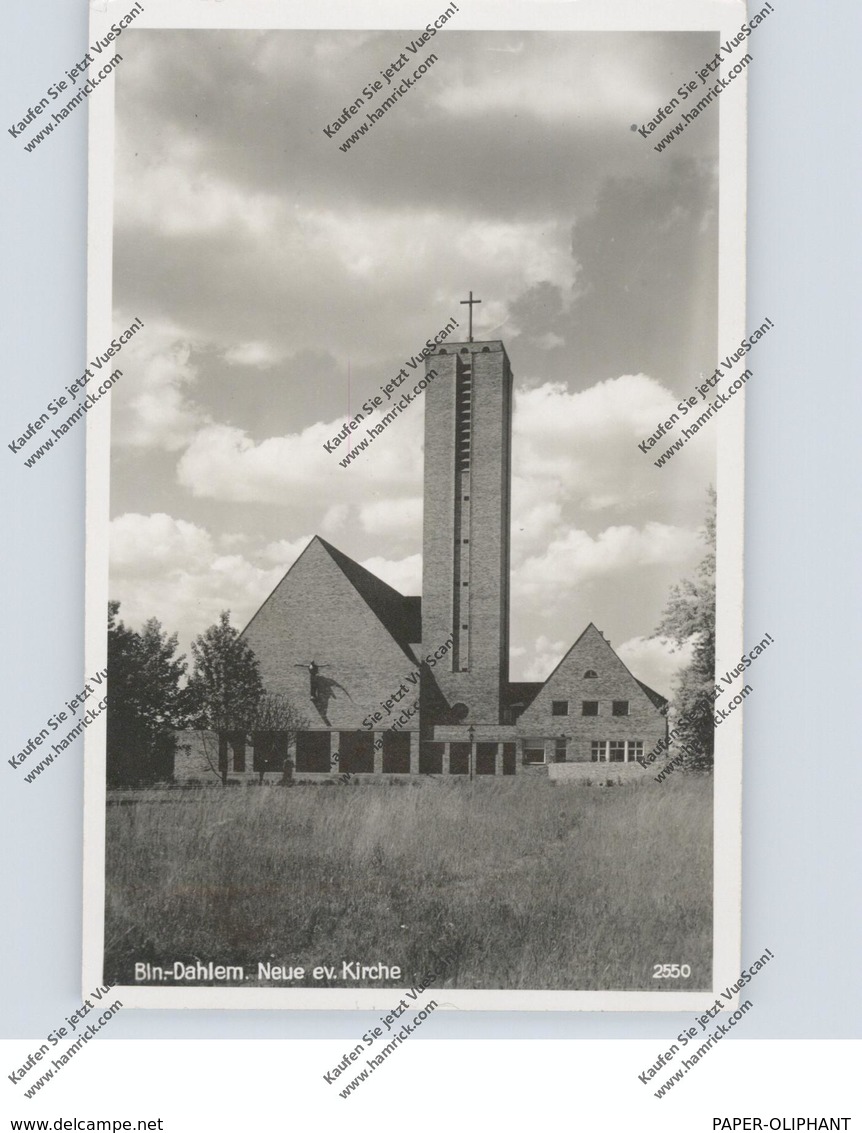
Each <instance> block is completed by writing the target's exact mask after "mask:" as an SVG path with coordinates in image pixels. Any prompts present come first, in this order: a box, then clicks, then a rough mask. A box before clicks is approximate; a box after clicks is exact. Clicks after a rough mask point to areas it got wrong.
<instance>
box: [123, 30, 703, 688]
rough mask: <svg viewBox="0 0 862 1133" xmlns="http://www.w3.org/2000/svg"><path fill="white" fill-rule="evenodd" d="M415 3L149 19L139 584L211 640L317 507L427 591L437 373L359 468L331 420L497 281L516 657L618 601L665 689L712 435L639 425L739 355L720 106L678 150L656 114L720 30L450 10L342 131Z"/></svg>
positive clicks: (130, 381) (357, 552) (135, 295)
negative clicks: (200, 25) (679, 436)
mask: <svg viewBox="0 0 862 1133" xmlns="http://www.w3.org/2000/svg"><path fill="white" fill-rule="evenodd" d="M412 35H413V33H412V32H408V33H405V32H397V31H396V32H392V31H388V32H382V33H378V32H374V33H371V32H340V31H339V32H291V31H285V32H258V31H249V32H237V31H229V32H219V31H173V30H168V31H152V30H141V29H138V30H130V31H128V32H126V33H124V36H123V64H122V67H120V68H119V69H118V71H117V104H116V105H117V138H116V162H117V163H116V185H115V244H114V305H115V321H116V325H117V326H118V327H123V326H126V325H128V323H130V322H131V321H132V319H133V318H135V317H138V316H139V317H140V318H142V319H143V320H144V323H145V324H146V327H145V330H144V331H143V332H141V333H140V334H139V335H138V336H137V338H136V339H135V340H134V341H133V343H132V344H130V345H129V346H128V347H126V348H125V350H124V356H123V359H122V365H123V371H124V378H123V381H122V382H121V383H120V384H119V385H118V386H117V387H116V389H115V391H114V393H113V421H112V446H113V447H112V516H113V519H112V538H111V557H112V568H111V593H112V596H113V597H115V598H117V599H119V600H120V601H121V603H122V616H123V617H124V619H125V620H126V621H127V622H129V623H130V624H132V625H135V626H137V625H139V624H140V622H141V621H143V620H144V619H145V618H146V617H149V616H153V615H155V616H157V617H159V618H160V619H161V621H162V622H163V624H164V625H165V627H166V628H168V629H169V630H171V631H174V630H176V631H178V632H179V634H180V642H181V647H182V648H183V649H187V648H188V643H189V641H190V640H191V638H192V636H193V635H195V634H196V633H199V632H201V631H202V630H203V629H205V628H206V626H208V625H209V624H210V623H211V622H213V621H214V620H215V619H216V617H217V615H218V613H219V611H220V610H221V609H224V608H229V609H230V610H231V611H232V616H233V621H234V622H235V624H239V625H242V624H244V623H245V621H246V620H247V618H248V617H250V615H251V614H252V613H253V612H254V610H255V609H256V608H257V606H258V605H259V604H260V602H261V601H262V600H263V599H264V598H265V597H266V595H267V594H268V593H269V591H270V590H271V588H272V587H273V586H274V585H275V583H276V582H277V581H278V579H279V578H280V577H281V576H282V574H283V573H284V571H285V570H286V569H287V567H289V566H290V565H291V563H292V562H293V561H294V559H295V558H296V556H297V555H298V554H299V552H300V551H301V550H302V548H303V547H304V546H305V544H306V543H307V541H308V539H309V538H310V537H311V536H312V535H314V534H315V533H318V534H321V535H323V536H324V537H325V538H327V539H328V540H330V541H331V542H332V543H334V544H335V545H336V546H337V547H339V548H340V549H341V550H343V551H345V552H346V553H347V554H349V555H351V556H352V557H354V558H356V559H357V560H358V561H360V562H362V563H363V564H364V565H365V566H367V567H368V568H369V569H371V570H373V571H375V572H376V573H378V574H379V575H380V576H381V577H382V578H384V579H386V581H388V582H390V583H391V584H392V585H394V586H396V587H398V588H399V589H400V590H402V591H403V592H404V593H419V592H420V591H421V571H422V563H421V517H422V500H421V489H422V426H423V407H422V403H421V400H420V401H419V402H417V403H416V404H414V405H413V406H411V408H410V409H409V411H408V412H406V413H405V414H404V415H403V417H401V418H400V419H399V420H398V421H396V422H395V423H394V424H393V425H391V426H390V427H389V429H388V430H387V431H386V432H385V433H384V434H383V435H381V436H380V437H379V438H378V439H377V440H375V441H374V443H373V444H372V445H371V446H370V447H369V449H368V450H367V451H366V452H364V453H363V454H362V455H361V456H360V457H359V458H358V460H357V461H356V463H355V464H353V465H351V466H350V467H348V468H346V469H343V468H341V467H339V465H338V460H337V457H336V456H335V455H330V454H328V453H326V452H325V451H324V449H323V441H324V440H326V439H328V438H330V437H332V436H333V435H334V434H335V433H336V432H337V431H338V429H339V428H340V427H341V425H342V423H343V421H344V419H345V417H346V416H347V415H348V414H352V413H354V412H355V410H356V409H357V408H358V407H359V406H360V405H361V404H362V402H363V401H364V400H365V398H366V397H368V396H369V395H370V394H372V393H375V392H376V391H377V389H378V386H379V385H381V384H382V383H384V382H388V381H389V380H390V379H391V378H392V377H393V376H394V375H395V374H396V373H397V372H398V370H399V369H400V367H401V366H402V365H403V364H404V361H405V359H408V358H410V356H411V355H412V354H414V353H416V352H417V351H418V349H419V347H420V346H421V345H422V344H423V343H424V341H425V339H426V338H427V337H429V335H433V334H434V333H435V332H436V331H437V330H438V329H439V328H441V327H442V326H443V325H444V324H445V323H446V322H447V320H448V319H449V318H450V317H451V316H452V315H455V317H457V318H459V319H460V318H462V317H463V312H464V310H465V308H463V307H460V306H459V305H458V301H459V300H460V299H462V298H465V297H466V295H467V292H468V290H469V289H472V290H473V292H474V293H475V294H476V295H477V296H478V297H480V298H481V299H482V305H481V306H480V307H478V308H477V309H476V310H477V314H476V323H475V331H474V333H475V337H476V338H482V337H488V338H502V339H503V341H504V342H505V345H506V349H507V351H508V353H509V356H510V358H511V360H512V366H513V370H514V373H515V385H516V398H515V414H514V444H513V463H514V492H513V523H512V551H513V553H512V566H513V577H512V606H513V608H512V646H513V650H512V676H513V678H525V679H539V678H542V677H544V676H546V675H547V673H548V672H549V671H550V668H551V667H552V666H553V665H554V664H555V663H556V661H557V660H559V657H560V656H561V655H562V653H563V652H564V651H565V649H566V648H568V646H569V645H570V644H571V642H572V641H573V640H574V638H575V637H576V636H577V635H578V634H579V633H580V632H581V630H582V629H583V628H584V626H585V625H586V623H587V622H589V621H594V622H595V623H596V624H597V625H598V626H599V628H600V629H602V630H603V632H604V633H605V634H606V635H607V636H608V637H609V638H610V640H611V642H612V643H613V644H614V646H615V647H617V648H619V649H620V652H621V655H622V656H623V659H624V660H626V662H627V663H629V664H630V666H631V667H632V668H633V670H634V671H635V673H636V675H638V676H640V677H641V678H642V679H643V680H646V681H647V682H648V683H651V684H653V685H654V686H655V687H657V688H659V689H660V690H661V691H663V692H668V691H669V681H670V675H671V672H672V669H673V666H674V664H675V663H676V657H669V656H668V654H667V651H666V650H665V649H663V648H662V647H661V646H660V645H658V644H657V643H655V642H651V641H649V640H647V639H648V638H649V637H650V635H651V634H652V632H653V630H654V628H655V625H656V623H657V620H658V618H659V615H660V612H661V609H662V606H663V604H664V601H665V598H666V596H667V591H668V588H669V586H670V585H671V584H672V583H674V582H675V581H678V580H679V578H680V577H682V576H683V575H685V574H687V573H690V572H691V571H692V569H693V568H694V566H695V565H696V563H697V561H698V560H699V558H700V557H701V554H702V542H701V539H700V534H699V527H700V524H701V521H702V516H703V511H704V504H705V497H706V486H707V484H709V483H710V482H712V480H713V478H714V477H713V464H714V450H713V446H712V437H711V435H710V434H707V435H705V436H704V435H701V436H699V437H697V438H696V440H695V441H694V442H692V443H690V444H689V445H688V446H687V447H686V448H685V449H684V450H683V451H682V452H681V453H680V454H679V455H678V456H676V457H674V460H673V461H672V462H671V464H670V466H669V467H668V468H666V469H656V468H655V467H654V466H653V464H652V461H651V460H650V459H649V457H647V456H644V455H643V454H642V453H641V452H640V451H639V450H638V448H637V441H638V440H641V439H643V438H644V437H645V436H647V434H648V433H650V432H652V431H653V430H654V429H655V428H656V425H657V422H658V421H659V420H661V419H663V418H664V417H665V416H666V413H667V411H669V410H670V409H671V408H672V407H673V406H674V405H675V404H676V402H677V401H678V400H679V398H680V397H681V396H682V395H683V394H684V393H688V392H689V391H690V390H691V389H692V387H693V386H694V384H695V383H696V382H698V379H699V376H700V375H701V374H702V373H711V371H712V370H713V369H714V367H715V366H716V365H717V343H716V336H715V326H716V286H717V252H716V247H717V244H716V230H717V216H716V202H717V125H718V111H716V112H715V113H713V114H710V115H704V116H702V118H701V119H700V120H699V121H698V122H697V123H696V124H695V125H693V126H692V127H690V128H689V129H688V130H686V132H685V133H684V134H683V135H682V136H681V137H680V138H679V139H678V140H676V141H675V142H674V145H673V147H672V149H671V151H669V152H668V153H666V154H665V153H663V154H656V153H655V152H654V150H653V148H652V146H651V145H650V143H649V142H648V141H646V140H644V139H643V138H641V137H640V135H639V134H637V133H636V132H633V130H632V125H633V124H634V123H638V124H639V123H641V122H643V121H645V120H647V119H648V118H650V117H652V116H653V115H654V114H655V112H656V108H657V106H658V105H659V104H660V103H664V102H665V101H667V98H668V97H669V96H670V95H671V94H672V93H673V92H674V91H675V90H676V88H677V86H678V85H679V84H680V82H682V80H683V78H687V77H689V76H690V75H691V74H692V73H693V72H694V70H695V68H696V67H700V66H703V64H704V61H705V60H707V59H709V58H710V57H711V55H712V54H713V53H714V50H715V47H714V38H715V37H714V36H713V35H711V34H709V33H607V34H602V33H571V32H565V33H564V32H555V33H525V32H517V33H508V32H495V33H476V32H459V31H458V30H456V29H455V28H454V26H453V27H452V30H449V31H443V32H441V33H440V34H438V35H437V36H436V37H435V38H434V39H433V40H432V41H431V44H430V46H429V47H428V48H426V49H420V51H419V54H418V55H417V57H416V58H417V60H419V61H421V60H422V59H423V58H424V57H425V55H427V54H428V52H429V51H432V50H433V52H434V54H436V55H437V62H436V63H435V64H434V66H433V67H432V68H431V69H430V70H429V71H428V73H427V74H426V75H425V76H424V77H422V78H421V79H420V80H419V81H418V82H417V83H416V84H415V86H414V87H413V88H412V89H411V90H409V91H408V92H407V94H406V95H405V96H404V98H403V99H402V100H401V101H400V102H399V104H398V105H397V106H395V107H394V108H393V109H392V110H391V111H389V113H388V114H387V115H386V116H385V117H384V118H383V119H381V121H379V122H377V123H376V124H375V125H374V127H373V128H372V129H371V130H370V131H369V132H368V133H367V134H366V135H365V136H364V137H362V138H361V139H360V140H359V141H358V142H357V144H356V146H355V147H352V148H351V149H350V150H349V151H348V152H347V153H342V152H340V150H339V148H338V142H339V141H343V140H344V136H345V134H344V131H343V130H342V132H340V133H339V135H338V138H337V140H336V139H334V138H328V137H326V135H325V134H324V133H323V126H324V125H327V124H330V123H332V122H333V121H334V120H335V119H336V118H337V117H338V115H339V114H340V113H341V110H342V107H344V106H345V105H346V104H348V103H349V102H351V101H353V100H354V99H355V98H356V95H357V94H359V93H360V92H361V90H362V88H363V87H364V86H365V85H366V84H367V83H368V82H369V81H371V80H373V79H374V78H379V71H381V70H383V69H385V68H386V67H388V66H389V65H390V63H391V61H392V60H393V59H395V58H396V57H397V56H398V55H399V54H400V53H401V52H402V51H404V45H405V43H407V42H409V41H410V39H411V38H412ZM408 54H409V53H408ZM415 65H416V64H415V63H411V67H410V71H408V73H411V72H412V70H413V68H414V67H415ZM368 108H371V107H370V106H369V107H366V109H368ZM363 113H364V111H360V115H359V116H357V119H356V120H355V121H356V122H357V124H358V123H359V121H361V120H362V114H363ZM347 132H348V133H349V132H350V131H347ZM342 455H343V454H342Z"/></svg>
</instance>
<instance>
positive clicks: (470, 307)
mask: <svg viewBox="0 0 862 1133" xmlns="http://www.w3.org/2000/svg"><path fill="white" fill-rule="evenodd" d="M481 302H482V300H481V299H474V298H473V292H472V291H471V292H470V298H469V299H462V300H461V306H462V307H463V306H464V305H465V304H467V309H468V310H469V312H470V320H469V329H468V332H467V333H468V335H469V337H468V339H467V341H468V342H472V341H473V307H474V305H475V304H476V303H481Z"/></svg>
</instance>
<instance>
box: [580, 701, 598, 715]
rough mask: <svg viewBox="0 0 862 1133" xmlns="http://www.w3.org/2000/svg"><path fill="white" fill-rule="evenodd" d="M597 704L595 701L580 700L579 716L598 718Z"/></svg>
mask: <svg viewBox="0 0 862 1133" xmlns="http://www.w3.org/2000/svg"><path fill="white" fill-rule="evenodd" d="M598 714H599V702H598V701H597V700H582V701H581V715H582V716H598Z"/></svg>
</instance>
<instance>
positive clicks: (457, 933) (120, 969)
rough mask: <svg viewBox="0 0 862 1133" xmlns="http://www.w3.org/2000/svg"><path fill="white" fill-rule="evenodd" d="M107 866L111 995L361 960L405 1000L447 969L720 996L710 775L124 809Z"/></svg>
mask: <svg viewBox="0 0 862 1133" xmlns="http://www.w3.org/2000/svg"><path fill="white" fill-rule="evenodd" d="M106 861H107V897H106V926H105V930H106V936H105V940H106V944H105V974H104V978H105V980H106V981H108V982H110V983H112V984H124V983H131V982H133V979H132V976H133V971H134V968H133V965H134V963H135V962H136V961H150V962H151V963H154V964H172V963H173V962H174V960H183V961H185V962H193V961H194V960H196V959H197V960H202V961H204V962H209V961H213V962H215V963H224V964H244V965H246V966H247V967H248V970H249V971H253V972H254V973H257V964H258V962H264V963H265V962H267V961H271V962H273V963H284V964H288V965H303V966H304V967H305V968H306V969H308V968H310V967H313V966H314V965H318V964H320V965H324V964H328V965H330V966H337V967H338V969H339V971H340V968H341V963H342V961H343V960H348V961H350V960H357V961H359V962H361V963H365V964H371V963H376V962H381V963H385V964H389V965H396V964H397V965H399V966H400V967H401V969H402V972H403V979H402V980H400V981H397V983H398V985H399V986H404V985H406V986H410V985H411V984H414V983H416V982H418V980H419V979H420V978H421V977H423V976H424V975H425V974H426V973H428V972H435V971H438V972H439V971H440V962H441V957H447V958H448V960H449V966H448V969H447V975H446V978H445V980H440V981H439V982H438V983H437V984H436V986H448V987H460V988H506V989H509V988H536V989H537V988H570V989H574V990H593V989H632V988H643V989H647V990H656V991H660V990H681V989H683V988H685V989H696V988H707V987H709V986H710V984H711V978H710V977H711V952H712V778H711V777H700V776H682V775H680V776H678V777H677V780H676V781H671V782H668V783H667V784H662V785H658V784H656V783H654V782H653V781H652V779H650V780H649V781H647V782H643V781H640V782H637V783H634V784H630V785H626V786H623V787H616V788H606V789H598V788H595V787H584V786H579V785H554V784H552V783H550V782H549V781H547V780H544V779H538V778H533V777H530V778H520V777H519V778H516V779H508V778H507V779H499V780H493V781H482V782H477V783H473V784H470V783H463V782H457V783H448V782H446V781H443V780H434V779H428V780H420V781H417V782H415V783H411V784H405V785H400V784H399V785H391V786H387V785H382V786H381V785H364V786H360V787H351V786H339V787H330V788H322V787H317V786H298V787H295V788H293V789H284V788H278V787H272V788H260V787H245V788H239V789H237V788H234V789H227V790H225V789H212V790H199V791H162V792H160V791H157V790H154V791H148V792H140V793H138V794H137V795H136V796H135V799H134V801H133V802H132V803H131V804H130V805H124V806H120V805H109V807H108V814H107V847H106ZM657 963H669V964H670V963H678V964H690V965H691V969H692V975H691V978H690V979H687V980H685V981H682V980H673V981H669V980H653V979H652V978H651V977H652V971H653V964H657ZM305 983H306V984H307V985H309V984H311V985H312V986H316V987H321V986H339V987H343V986H345V984H344V983H342V982H341V981H340V980H335V981H333V982H332V983H331V984H329V985H327V984H326V982H325V981H323V982H319V983H313V984H312V981H311V980H310V979H308V978H307V979H306V981H305ZM245 986H253V985H252V981H251V980H249V982H248V983H247V984H246V985H245ZM279 986H295V985H289V984H280V985H279ZM349 986H351V987H360V986H363V984H362V983H361V982H360V983H350V985H349ZM366 986H367V985H366ZM375 986H380V985H379V984H376V985H375Z"/></svg>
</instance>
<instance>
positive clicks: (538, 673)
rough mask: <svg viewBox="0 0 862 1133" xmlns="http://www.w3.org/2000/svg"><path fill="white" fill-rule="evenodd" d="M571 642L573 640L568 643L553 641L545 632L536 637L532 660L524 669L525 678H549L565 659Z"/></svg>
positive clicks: (533, 679) (543, 679) (540, 679)
mask: <svg viewBox="0 0 862 1133" xmlns="http://www.w3.org/2000/svg"><path fill="white" fill-rule="evenodd" d="M571 644H572V643H571V642H569V643H568V645H567V644H566V643H565V642H564V641H552V640H551V639H550V638H549V637H546V636H545V635H544V634H540V635H539V637H537V638H536V640H535V643H534V645H533V649H532V650H531V653H532V660H531V661H530V663H529V664H528V665H527V667H526V668H525V669H524V676H523V680H525V681H545V680H547V679H548V677H549V676H550V675H551V673H552V672H553V670H554V669H555V668H556V666H557V665H558V664H559V663H560V661H561V660H562V659H563V656H564V655H565V653H566V650H567V649H569V648H570V647H571Z"/></svg>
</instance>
